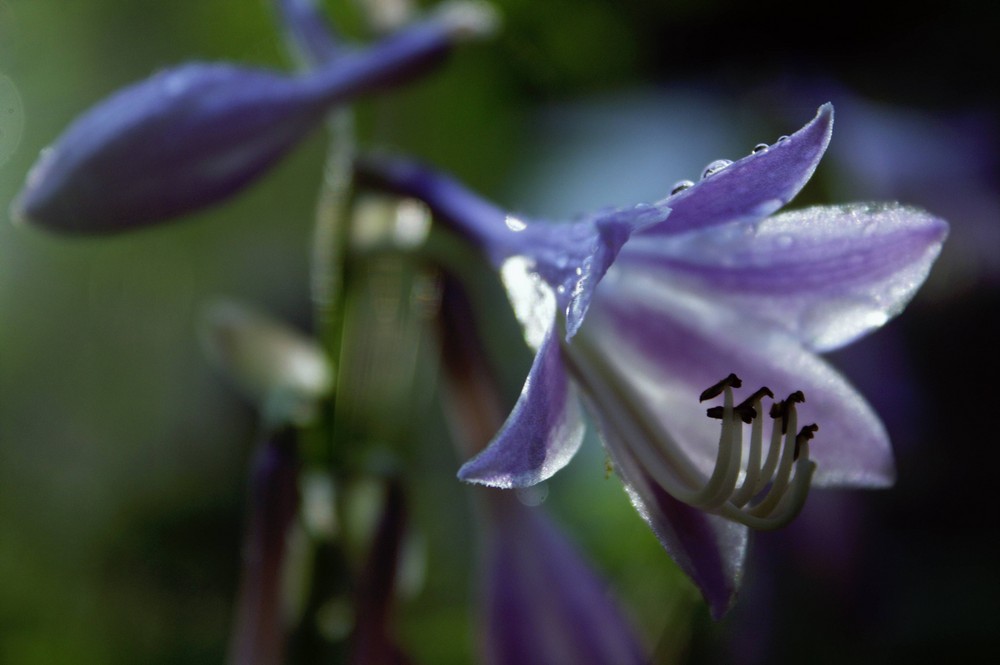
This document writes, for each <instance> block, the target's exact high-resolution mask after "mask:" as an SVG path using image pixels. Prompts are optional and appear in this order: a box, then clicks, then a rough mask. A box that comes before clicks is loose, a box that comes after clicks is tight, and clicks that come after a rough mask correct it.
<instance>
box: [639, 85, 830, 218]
mask: <svg viewBox="0 0 1000 665" xmlns="http://www.w3.org/2000/svg"><path fill="white" fill-rule="evenodd" d="M832 129H833V106H832V105H830V104H824V105H823V106H821V107H820V108H819V112H818V113H817V114H816V117H815V118H814V119H813V120H812V121H811V122H809V124H807V125H806V126H805V127H803V128H802V129H800V130H799V131H797V132H795V133H794V134H792V135H791V136H790V137H788V138H786V139H784V140H782V141H779V142H777V143H775V144H774V145H772V146H770V147H769V148H768V149H767V150H764V151H762V152H757V153H753V154H751V155H748V156H747V157H744V158H743V159H741V160H739V161H736V162H734V163H732V164H730V165H729V166H727V167H726V168H724V169H722V170H721V171H719V172H717V173H715V174H714V175H712V176H709V177H708V178H705V179H703V180H701V181H700V182H698V183H697V184H695V185H694V186H693V187H689V188H688V189H685V190H683V191H681V192H680V193H678V194H675V195H673V196H671V197H669V198H668V199H666V200H665V201H664V203H665V204H667V205H668V206H670V208H671V210H672V211H673V212H672V213H671V215H670V220H669V222H668V223H666V224H657V225H655V226H652V227H650V228H648V229H646V230H644V231H642V232H641V233H642V234H643V235H651V236H652V235H656V236H661V235H676V234H679V233H685V232H687V231H692V230H694V229H704V228H708V227H711V226H718V225H720V224H727V223H730V222H747V221H756V220H758V219H763V218H764V217H767V216H768V215H770V214H771V213H773V212H775V211H776V210H778V209H779V208H781V207H782V206H783V205H785V204H786V203H788V202H789V201H790V200H791V199H792V198H793V197H794V196H795V195H796V194H798V193H799V190H800V189H802V187H803V185H805V184H806V182H807V181H808V180H809V178H810V177H811V176H812V174H813V171H815V170H816V165H817V164H818V163H819V160H820V158H821V157H822V156H823V153H824V152H825V151H826V147H827V144H829V142H830V133H831V131H832Z"/></svg>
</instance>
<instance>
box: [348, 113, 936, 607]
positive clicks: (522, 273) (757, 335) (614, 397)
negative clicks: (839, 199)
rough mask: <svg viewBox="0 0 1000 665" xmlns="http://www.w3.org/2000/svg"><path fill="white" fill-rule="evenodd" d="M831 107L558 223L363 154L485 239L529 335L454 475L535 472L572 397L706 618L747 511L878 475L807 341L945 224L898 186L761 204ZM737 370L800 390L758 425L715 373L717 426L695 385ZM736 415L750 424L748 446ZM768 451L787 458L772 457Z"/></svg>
mask: <svg viewBox="0 0 1000 665" xmlns="http://www.w3.org/2000/svg"><path fill="white" fill-rule="evenodd" d="M832 124H833V108H832V107H831V106H830V105H825V106H823V107H821V108H820V110H819V113H818V114H817V116H816V118H815V119H814V120H813V121H812V122H810V123H809V124H807V125H806V126H805V127H803V128H802V129H801V130H800V131H798V132H796V133H795V134H793V135H792V136H791V137H783V138H782V139H780V140H779V141H778V142H777V143H775V144H774V145H771V146H764V145H761V146H758V148H757V149H755V150H754V152H753V153H752V154H750V155H749V156H747V157H745V158H743V159H741V160H739V161H736V162H728V161H724V160H720V161H718V162H713V164H711V165H710V166H709V168H708V169H706V172H705V174H703V177H702V179H701V181H700V182H698V183H697V184H694V183H691V182H690V181H685V182H682V183H679V184H678V186H675V191H674V193H672V195H671V196H669V197H668V198H666V199H664V200H662V201H660V202H658V203H656V204H653V205H640V206H637V207H635V208H632V209H625V210H616V211H603V212H599V213H596V214H593V215H590V216H587V217H585V218H583V219H582V220H580V221H577V222H573V223H563V224H535V223H529V222H528V221H526V220H523V219H520V218H517V217H514V216H510V215H507V214H506V213H505V212H503V211H502V210H500V209H498V208H496V207H494V206H492V205H491V204H489V203H487V202H484V201H483V200H482V199H479V198H478V197H476V196H475V195H474V194H471V193H470V192H468V191H466V190H464V189H463V188H462V187H461V186H460V185H458V184H457V183H456V182H454V181H453V180H450V179H448V178H446V177H444V176H441V175H437V174H434V173H431V172H428V171H426V170H423V169H421V168H419V167H416V166H414V165H412V164H409V163H405V162H394V161H389V160H384V159H383V160H373V161H371V162H366V163H363V164H361V165H360V166H359V173H360V175H361V176H362V177H363V179H365V180H367V181H369V182H371V183H373V184H375V185H378V186H382V187H385V188H388V189H392V190H394V191H398V192H401V193H405V194H409V195H412V196H416V197H418V198H421V199H423V200H424V201H426V202H427V203H428V205H430V207H431V208H432V210H433V211H434V212H435V213H436V215H437V216H438V218H439V219H441V220H442V221H444V222H446V223H448V224H450V225H451V226H453V227H454V228H456V229H458V230H459V231H460V232H461V233H463V234H465V235H466V236H467V237H469V238H470V239H471V240H473V241H474V242H475V243H477V244H478V245H479V246H481V247H482V248H483V249H484V251H485V252H486V253H487V255H488V256H489V257H490V259H491V260H492V261H493V263H494V264H495V265H496V266H497V267H498V268H499V269H500V272H501V276H502V277H503V279H504V282H505V285H506V286H507V289H508V293H509V295H510V297H511V301H512V303H513V305H514V309H515V312H516V314H517V315H518V317H519V319H520V320H521V322H522V324H523V325H524V327H525V331H526V337H527V339H528V341H529V343H531V344H532V345H533V346H535V347H537V350H538V352H537V355H536V357H535V361H534V364H533V366H532V368H531V371H530V374H529V375H528V379H527V381H526V382H525V385H524V389H523V390H522V393H521V396H520V398H519V399H518V401H517V404H516V405H515V407H514V410H513V412H512V413H511V415H510V417H509V418H508V420H507V422H506V423H505V424H504V426H503V428H502V429H501V431H500V432H499V433H498V434H497V436H496V437H495V438H494V440H493V442H492V443H491V444H490V445H489V446H488V447H487V448H486V449H485V450H484V451H483V452H482V453H480V454H479V455H477V456H476V457H474V458H473V459H472V460H470V461H469V462H468V463H466V464H465V466H463V467H462V469H461V470H460V471H459V477H460V478H462V479H463V480H466V481H469V482H475V483H481V484H485V485H490V486H495V487H515V486H525V485H531V484H533V483H536V482H539V481H541V480H544V479H545V478H548V477H549V476H551V475H552V474H553V473H555V472H556V471H558V470H559V469H560V468H561V467H562V466H563V465H565V464H566V463H567V462H568V461H569V459H570V458H571V457H572V456H573V454H574V453H575V452H576V450H577V448H578V447H579V445H580V443H581V440H582V437H583V424H582V410H581V408H580V406H579V398H580V397H582V398H583V400H584V402H585V403H586V404H587V406H588V407H589V410H590V412H591V414H592V415H593V417H594V420H595V421H596V424H597V425H598V427H599V429H600V431H601V434H602V438H603V440H604V443H605V446H606V448H607V450H608V452H609V454H610V456H611V458H612V460H613V461H614V464H615V470H616V471H617V473H618V474H619V475H620V476H621V478H622V480H623V482H624V484H625V487H626V489H627V491H628V493H629V496H630V497H631V499H632V502H633V504H634V505H635V507H636V508H637V510H638V511H639V513H640V514H641V515H642V517H643V518H644V519H645V520H646V521H647V522H648V523H649V524H650V526H651V527H652V529H653V530H654V532H655V533H656V535H657V537H658V538H659V539H660V541H661V543H662V544H663V546H664V547H665V548H666V549H667V551H668V552H669V553H670V555H671V556H672V557H673V558H674V559H675V560H676V561H677V563H678V564H679V565H680V566H681V568H682V569H683V570H684V571H685V572H686V573H687V574H688V575H689V576H690V577H691V578H692V579H693V580H694V581H695V583H696V584H697V585H698V586H699V587H700V588H701V591H702V593H703V595H704V596H705V598H706V600H707V601H708V603H709V605H710V608H711V610H712V613H713V614H714V615H715V616H716V617H719V616H721V615H722V614H724V613H725V611H726V610H727V609H728V608H729V607H730V605H731V604H732V602H733V600H734V598H735V594H736V591H737V589H738V586H739V581H740V577H741V573H742V567H743V561H744V555H745V551H746V546H747V540H748V531H749V528H751V527H752V528H774V527H777V526H780V525H781V524H783V523H785V522H787V521H788V520H789V519H791V518H792V517H793V516H794V515H795V513H796V512H797V511H798V509H799V508H801V505H802V502H803V501H804V499H805V493H806V492H807V491H808V488H809V484H810V480H811V481H812V482H815V483H817V484H820V485H827V486H829V485H841V486H855V487H883V486H887V485H890V484H891V483H892V482H893V479H894V468H893V461H892V453H891V449H890V447H889V441H888V437H887V435H886V432H885V429H884V428H883V426H882V424H881V422H880V421H879V419H878V417H877V416H876V414H875V413H874V412H873V411H872V409H871V408H870V407H869V406H868V404H867V403H866V402H865V401H864V399H863V398H862V397H861V395H859V394H858V393H857V392H856V391H855V390H854V389H853V388H852V387H851V386H850V385H849V384H848V383H847V382H846V381H845V380H844V379H843V377H841V376H840V375H839V374H838V373H837V372H836V371H835V370H834V369H833V368H832V367H830V366H829V365H828V364H826V363H825V362H824V361H823V360H821V359H820V358H819V357H818V356H817V355H816V354H817V353H818V352H823V351H829V350H832V349H835V348H838V347H840V346H843V345H845V344H848V343H849V342H851V341H853V340H855V339H857V338H858V337H860V336H862V335H864V334H866V333H868V332H870V331H872V330H874V329H876V328H878V327H879V326H881V325H882V324H883V323H885V322H886V321H887V320H888V319H889V318H891V317H892V316H894V315H895V314H897V313H899V312H900V311H901V310H902V308H903V307H904V306H905V304H906V303H907V302H908V301H909V300H910V298H911V297H912V296H913V294H914V293H915V292H916V290H917V288H918V287H919V286H920V284H921V283H922V282H923V280H924V278H925V277H926V275H927V273H928V271H929V270H930V267H931V265H932V263H933V262H934V259H935V258H936V257H937V254H938V252H939V251H940V248H941V244H942V242H943V240H944V237H945V235H946V234H947V225H946V224H945V223H944V222H943V221H941V220H940V219H937V218H935V217H933V216H931V215H929V214H927V213H925V212H923V211H920V210H916V209H913V208H908V207H904V206H901V205H899V204H850V205H841V206H821V207H813V208H807V209H804V210H798V211H793V212H787V213H782V214H779V215H773V213H775V212H777V211H778V210H779V209H780V208H781V207H782V206H783V205H784V204H786V203H787V202H788V201H789V200H791V199H792V198H793V197H794V196H795V194H796V193H798V191H799V190H800V189H801V188H802V186H803V185H804V184H805V183H806V182H807V181H808V179H809V178H810V176H811V175H812V173H813V171H814V170H815V168H816V165H817V164H818V162H819V160H820V158H821V157H822V155H823V153H824V151H825V149H826V147H827V144H828V142H829V139H830V134H831V129H832ZM772 215H773V216H772ZM598 285H599V288H598ZM560 312H561V316H559V315H558V313H560ZM584 319H585V320H584ZM732 373H735V374H736V375H738V376H740V377H743V378H744V379H746V380H747V381H749V382H751V383H752V384H753V386H754V387H757V386H765V385H766V386H767V387H769V388H770V389H771V390H773V391H774V393H775V394H777V395H779V396H782V397H783V396H785V395H792V396H796V397H797V395H796V391H802V392H804V393H805V396H806V397H807V400H806V401H805V403H801V404H796V402H797V401H799V400H797V399H790V400H787V401H786V402H779V403H778V404H777V405H776V406H775V409H774V410H773V414H774V416H775V420H774V422H773V424H772V425H771V426H770V430H771V431H770V432H767V431H766V430H767V428H766V427H765V426H764V423H763V420H764V416H765V412H763V411H762V409H763V405H762V404H761V400H762V395H761V394H759V393H757V394H754V395H753V396H751V398H750V399H748V400H747V402H746V403H745V404H742V405H736V404H734V402H733V400H734V398H733V393H732V391H733V388H736V387H738V385H739V382H738V380H736V379H735V377H732V378H731V379H730V381H729V383H728V384H721V385H719V386H718V387H717V390H716V391H715V393H716V394H723V396H724V397H725V402H726V406H725V407H724V408H721V409H720V408H718V407H716V408H714V409H710V410H709V414H710V415H715V416H716V417H718V416H721V417H722V426H721V430H722V431H721V435H720V425H719V423H718V421H717V420H715V419H712V418H706V417H705V413H704V411H702V410H701V408H700V407H699V397H700V396H702V392H703V390H704V389H705V388H706V387H708V386H710V385H713V384H716V382H717V381H718V379H720V378H721V377H726V376H729V375H730V374H732ZM710 396H712V394H709V395H706V397H710ZM798 419H802V421H803V422H809V423H818V424H819V426H820V428H821V429H820V435H819V440H818V442H817V444H816V445H815V447H814V448H815V450H814V451H809V446H808V443H807V439H808V437H809V435H811V433H812V432H814V431H815V429H814V428H812V427H807V428H804V429H803V431H802V432H801V433H798V432H796V427H797V425H796V422H795V421H797V420H798ZM741 420H743V421H751V422H752V423H753V424H752V425H750V446H749V448H750V450H749V453H748V454H747V455H746V458H747V459H744V455H743V452H742V438H743V431H742V430H743V429H744V426H743V425H742V423H741V422H740V421H741ZM771 434H773V442H772V443H771V444H767V443H766V441H767V440H768V439H769V438H772V437H771V436H770V435H771ZM797 435H798V436H797ZM755 449H756V452H755ZM770 451H773V452H774V455H775V456H776V457H777V458H781V457H787V459H786V460H782V461H778V460H775V463H774V466H775V467H776V468H771V465H770V463H769V462H765V460H764V458H766V457H769V456H770V455H769V452H770ZM755 455H756V462H755V461H754V459H755V458H754V456H755ZM796 457H798V460H794V458H796ZM741 460H742V461H741ZM755 464H756V465H757V466H756V467H755V466H754V465H755ZM762 464H763V465H764V466H765V469H763V470H762V469H760V465H762ZM754 476H756V477H754ZM741 479H742V482H738V481H739V480H741ZM748 479H749V480H748ZM769 488H770V489H769ZM771 490H773V491H771Z"/></svg>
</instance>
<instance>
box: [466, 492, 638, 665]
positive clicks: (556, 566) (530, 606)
mask: <svg viewBox="0 0 1000 665" xmlns="http://www.w3.org/2000/svg"><path fill="white" fill-rule="evenodd" d="M488 499H489V503H491V504H494V505H493V506H492V507H491V511H490V512H491V513H492V518H491V519H490V520H489V522H490V532H491V535H492V537H491V538H490V540H489V541H488V542H487V550H486V556H487V559H486V575H487V577H486V583H487V586H486V598H485V601H486V607H485V610H486V612H485V614H486V616H485V619H486V626H485V629H486V639H485V641H484V648H485V653H484V656H485V662H487V663H490V664H491V665H507V664H509V663H574V664H578V665H629V664H635V665H639V664H640V663H645V662H648V659H647V656H646V654H645V653H644V650H643V648H642V645H641V644H640V642H639V641H638V639H637V638H636V636H635V634H634V633H633V631H632V629H631V627H630V626H629V625H628V622H627V621H626V620H625V617H624V616H623V615H622V614H621V611H620V610H619V608H618V607H617V606H616V604H615V602H614V599H613V598H611V597H610V594H609V592H608V589H607V585H606V584H605V583H604V582H603V580H601V579H600V578H599V577H598V576H597V575H596V574H595V572H594V571H593V570H592V569H591V568H590V566H589V565H588V564H587V562H586V561H584V560H583V558H582V557H581V555H580V554H579V552H577V550H576V548H574V547H573V545H572V544H571V543H570V542H569V541H568V540H567V539H566V537H565V536H564V535H563V534H562V533H561V532H560V531H559V530H558V529H557V528H556V525H555V524H553V523H552V522H551V521H550V520H548V519H546V516H545V514H544V513H542V512H541V509H540V508H528V507H526V506H523V505H521V504H520V503H519V502H518V501H517V499H516V498H515V497H513V496H511V495H510V494H507V493H503V494H498V493H496V492H493V493H492V494H491V496H489V497H488Z"/></svg>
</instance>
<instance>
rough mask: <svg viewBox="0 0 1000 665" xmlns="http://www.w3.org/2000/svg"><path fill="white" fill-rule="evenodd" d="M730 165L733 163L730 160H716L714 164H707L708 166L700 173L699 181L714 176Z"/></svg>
mask: <svg viewBox="0 0 1000 665" xmlns="http://www.w3.org/2000/svg"><path fill="white" fill-rule="evenodd" d="M732 163H733V160H731V159H717V160H715V161H714V162H712V163H711V164H709V165H708V166H706V167H705V170H704V171H702V172H701V179H702V180H704V179H705V178H708V177H709V176H713V175H715V174H716V173H718V172H719V171H721V170H722V169H724V168H726V167H727V166H729V165H730V164H732Z"/></svg>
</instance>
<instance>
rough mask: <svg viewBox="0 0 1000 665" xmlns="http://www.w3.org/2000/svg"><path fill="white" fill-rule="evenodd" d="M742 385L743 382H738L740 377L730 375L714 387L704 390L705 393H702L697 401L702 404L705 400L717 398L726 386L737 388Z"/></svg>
mask: <svg viewBox="0 0 1000 665" xmlns="http://www.w3.org/2000/svg"><path fill="white" fill-rule="evenodd" d="M742 385H743V382H742V381H740V377H738V376H736V375H735V374H730V375H729V376H727V377H726V378H724V379H723V380H722V381H719V382H718V383H716V384H715V385H714V386H711V387H710V388H706V389H705V392H703V393H702V394H701V396H700V397H699V398H698V401H699V402H704V401H705V400H707V399H712V398H713V397H718V396H719V395H721V394H722V391H723V390H725V389H726V386H729V387H730V388H739V387H740V386H742Z"/></svg>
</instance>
